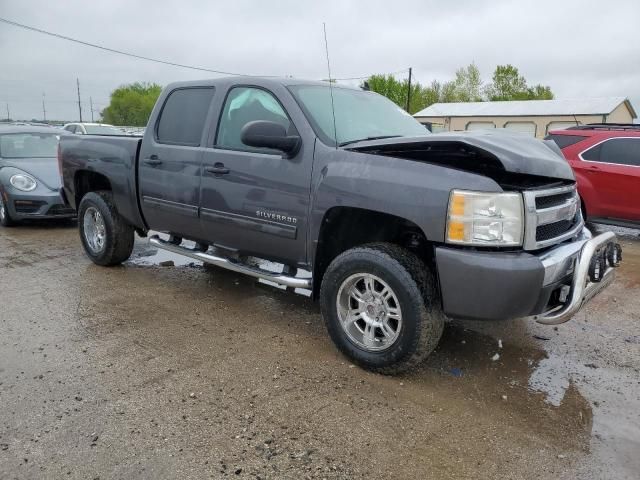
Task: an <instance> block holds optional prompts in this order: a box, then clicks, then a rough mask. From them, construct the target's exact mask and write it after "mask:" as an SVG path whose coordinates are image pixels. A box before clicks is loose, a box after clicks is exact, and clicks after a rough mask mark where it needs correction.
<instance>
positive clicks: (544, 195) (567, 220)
mask: <svg viewBox="0 0 640 480" xmlns="http://www.w3.org/2000/svg"><path fill="white" fill-rule="evenodd" d="M523 196H524V202H525V239H524V248H525V249H526V250H536V249H540V248H545V247H548V246H550V245H554V244H556V243H560V242H562V241H565V240H567V239H569V238H571V237H572V236H573V235H576V234H577V233H579V231H580V229H581V228H582V224H583V220H582V215H581V213H580V198H579V197H578V192H577V191H576V186H575V185H567V186H563V187H553V188H548V189H544V190H525V191H524V192H523Z"/></svg>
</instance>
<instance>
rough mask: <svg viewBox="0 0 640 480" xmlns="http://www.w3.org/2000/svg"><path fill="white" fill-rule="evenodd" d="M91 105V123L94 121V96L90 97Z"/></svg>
mask: <svg viewBox="0 0 640 480" xmlns="http://www.w3.org/2000/svg"><path fill="white" fill-rule="evenodd" d="M89 105H90V106H91V123H93V98H91V97H89Z"/></svg>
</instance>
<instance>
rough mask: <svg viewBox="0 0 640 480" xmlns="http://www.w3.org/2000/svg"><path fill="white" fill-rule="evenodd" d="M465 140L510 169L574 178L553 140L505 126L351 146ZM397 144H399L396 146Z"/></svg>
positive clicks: (384, 148)
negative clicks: (540, 138)
mask: <svg viewBox="0 0 640 480" xmlns="http://www.w3.org/2000/svg"><path fill="white" fill-rule="evenodd" d="M452 142H459V143H461V144H465V145H469V146H472V147H476V148H478V149H480V150H484V151H485V152H488V153H490V154H491V155H493V156H494V157H495V158H496V159H497V160H498V161H499V162H500V164H501V165H502V166H503V167H504V169H505V170H506V171H507V172H511V173H520V174H527V175H537V176H541V177H550V178H558V179H563V180H574V179H575V177H574V175H573V170H572V169H571V166H570V165H569V163H568V162H567V161H566V159H565V158H564V157H563V156H562V152H561V151H560V150H559V149H558V147H557V146H556V145H555V143H553V142H549V141H542V140H538V139H536V138H533V137H529V136H527V135H524V134H519V133H513V132H509V131H505V130H498V131H487V130H482V131H469V132H446V133H435V134H431V135H424V136H420V137H399V138H388V139H382V140H369V141H363V142H359V143H356V144H353V145H350V146H349V147H346V148H347V150H355V151H359V152H368V153H376V152H380V153H384V154H386V155H390V156H394V155H393V152H394V151H396V150H397V151H398V152H401V151H407V150H410V149H412V148H413V147H415V148H416V149H425V148H428V147H429V145H433V146H436V145H437V144H438V143H446V144H450V143H452ZM396 147H397V148H396Z"/></svg>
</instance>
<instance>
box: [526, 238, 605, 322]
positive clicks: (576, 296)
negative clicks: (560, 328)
mask: <svg viewBox="0 0 640 480" xmlns="http://www.w3.org/2000/svg"><path fill="white" fill-rule="evenodd" d="M590 236H591V234H590V233H588V231H586V230H585V231H583V238H586V239H584V240H582V241H577V242H574V243H571V244H568V245H566V246H563V247H560V248H558V249H554V250H552V251H551V252H549V254H547V255H543V256H542V257H541V261H542V264H543V266H544V268H545V284H547V283H550V282H552V281H553V280H555V277H556V276H557V275H558V274H559V272H566V269H567V266H568V264H573V265H572V267H573V279H572V283H571V287H570V291H569V295H568V296H567V299H566V301H565V303H564V304H562V305H560V306H558V307H556V308H554V309H552V310H549V311H546V312H544V313H541V314H538V315H533V316H531V317H529V318H530V319H532V320H535V321H536V322H538V323H542V324H544V325H558V324H561V323H565V322H567V321H568V320H570V319H571V317H573V315H575V314H576V313H577V312H578V311H579V310H580V308H581V307H582V306H583V305H584V304H585V303H586V302H587V301H588V300H590V299H591V298H593V297H594V296H595V295H596V294H598V293H599V292H600V291H601V290H602V289H604V288H605V287H606V286H607V285H609V284H610V283H611V282H612V281H613V279H614V276H615V272H614V266H613V265H610V264H609V263H608V262H607V261H605V262H604V264H603V266H604V268H605V270H604V273H603V274H602V277H601V280H600V281H598V282H592V281H590V278H589V266H590V264H591V260H592V258H593V256H594V255H595V254H597V253H598V252H599V251H600V250H601V249H602V248H606V247H607V245H609V244H611V243H613V244H615V243H616V235H615V234H614V233H613V232H606V233H602V234H600V235H598V236H597V237H594V238H589V237H590ZM569 268H571V266H569Z"/></svg>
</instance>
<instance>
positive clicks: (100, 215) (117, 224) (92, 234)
mask: <svg viewBox="0 0 640 480" xmlns="http://www.w3.org/2000/svg"><path fill="white" fill-rule="evenodd" d="M78 229H79V230H80V239H81V240H82V246H83V247H84V250H85V252H86V253H87V255H88V256H89V258H90V259H91V260H92V261H93V263H96V264H98V265H103V266H111V265H118V264H120V263H122V262H124V261H125V260H126V259H127V258H129V257H130V256H131V252H132V251H133V242H134V229H133V227H132V226H131V225H129V224H128V223H127V222H126V221H125V220H124V218H122V217H121V216H120V214H119V213H118V211H117V210H116V207H115V205H114V204H113V197H112V194H111V192H106V191H100V192H90V193H87V194H86V195H85V196H84V197H83V198H82V201H81V202H80V206H79V208H78Z"/></svg>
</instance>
